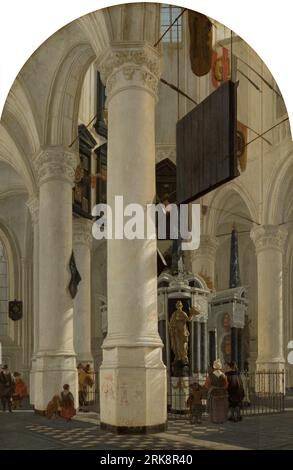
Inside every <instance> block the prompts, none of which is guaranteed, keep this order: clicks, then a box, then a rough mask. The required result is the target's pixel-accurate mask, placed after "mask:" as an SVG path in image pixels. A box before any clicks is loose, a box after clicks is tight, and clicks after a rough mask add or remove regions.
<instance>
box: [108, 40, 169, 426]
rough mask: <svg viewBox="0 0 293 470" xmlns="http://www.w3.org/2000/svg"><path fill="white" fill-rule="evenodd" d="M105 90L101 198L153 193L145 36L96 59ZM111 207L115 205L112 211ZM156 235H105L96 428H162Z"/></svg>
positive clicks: (151, 97)
mask: <svg viewBox="0 0 293 470" xmlns="http://www.w3.org/2000/svg"><path fill="white" fill-rule="evenodd" d="M100 70H101V76H102V80H103V82H104V83H105V84H106V87H107V95H108V179H107V202H108V204H110V205H111V207H112V208H114V197H115V195H123V197H124V206H126V205H127V204H129V203H139V204H141V205H142V206H143V207H146V204H149V203H152V202H153V201H154V198H155V103H156V96H157V86H158V79H159V77H160V56H159V54H158V52H157V51H156V50H155V49H153V48H152V47H151V46H149V45H148V44H147V43H145V42H138V43H115V44H112V47H111V49H109V50H108V51H107V52H106V53H105V55H104V56H103V57H102V59H101V62H100ZM113 213H114V211H113ZM156 256H157V255H156V237H155V232H153V239H152V240H146V239H143V240H139V239H134V240H126V239H115V240H109V241H108V257H107V264H108V334H107V337H106V339H105V341H104V343H103V364H102V366H101V368H100V396H101V398H100V406H101V427H102V428H103V429H109V430H113V431H118V432H132V431H134V432H142V433H144V432H147V431H152V430H154V431H155V430H163V429H164V428H165V425H166V419H167V416H166V412H167V403H166V402H167V390H166V368H165V366H164V364H163V361H162V346H163V345H162V341H161V339H160V337H159V334H158V313H157V268H156Z"/></svg>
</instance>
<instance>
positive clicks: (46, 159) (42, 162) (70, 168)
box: [34, 145, 78, 186]
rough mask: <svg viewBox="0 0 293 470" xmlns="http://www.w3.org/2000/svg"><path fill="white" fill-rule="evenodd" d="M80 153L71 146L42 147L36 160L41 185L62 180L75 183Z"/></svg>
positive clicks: (35, 164)
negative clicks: (71, 148) (70, 147)
mask: <svg viewBox="0 0 293 470" xmlns="http://www.w3.org/2000/svg"><path fill="white" fill-rule="evenodd" d="M77 163H78V155H77V154H76V153H75V152H74V151H72V150H70V149H69V148H65V147H62V146H60V145H52V146H50V147H46V148H44V149H42V150H41V151H40V152H39V154H38V155H37V157H36V158H35V160H34V166H35V170H36V173H37V177H38V181H39V185H40V186H41V185H42V184H44V183H46V182H47V181H49V180H56V179H57V180H62V181H65V182H67V183H70V184H71V185H73V181H74V174H75V169H76V167H77Z"/></svg>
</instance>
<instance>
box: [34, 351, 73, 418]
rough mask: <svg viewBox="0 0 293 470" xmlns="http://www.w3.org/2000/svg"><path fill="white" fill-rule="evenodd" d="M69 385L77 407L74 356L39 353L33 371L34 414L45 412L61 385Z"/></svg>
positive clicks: (61, 387) (60, 389)
mask: <svg viewBox="0 0 293 470" xmlns="http://www.w3.org/2000/svg"><path fill="white" fill-rule="evenodd" d="M64 384H69V386H70V391H71V393H72V395H73V396H74V402H75V408H77V407H78V376H77V368H76V358H75V355H73V354H72V355H71V354H66V353H63V354H62V353H55V354H54V353H39V354H38V355H37V358H36V367H35V371H34V392H33V396H34V408H35V412H36V413H38V414H39V413H41V412H43V411H45V410H46V408H47V405H48V403H49V401H51V400H52V398H53V396H54V395H60V393H61V392H62V390H63V385H64Z"/></svg>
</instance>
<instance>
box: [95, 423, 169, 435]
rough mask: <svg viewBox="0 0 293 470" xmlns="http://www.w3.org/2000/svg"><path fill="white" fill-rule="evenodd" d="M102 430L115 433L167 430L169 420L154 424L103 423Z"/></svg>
mask: <svg viewBox="0 0 293 470" xmlns="http://www.w3.org/2000/svg"><path fill="white" fill-rule="evenodd" d="M100 427H101V429H102V431H107V432H112V433H114V434H152V433H158V432H165V431H166V430H167V422H166V423H162V424H157V425H154V426H133V427H132V426H113V425H112V424H107V423H101V424H100Z"/></svg>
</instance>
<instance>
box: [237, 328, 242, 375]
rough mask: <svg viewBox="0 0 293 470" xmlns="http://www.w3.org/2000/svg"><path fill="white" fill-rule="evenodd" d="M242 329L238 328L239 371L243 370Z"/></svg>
mask: <svg viewBox="0 0 293 470" xmlns="http://www.w3.org/2000/svg"><path fill="white" fill-rule="evenodd" d="M243 363H244V361H243V328H238V360H237V366H238V369H239V370H241V371H242V370H243V368H244V366H243Z"/></svg>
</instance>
